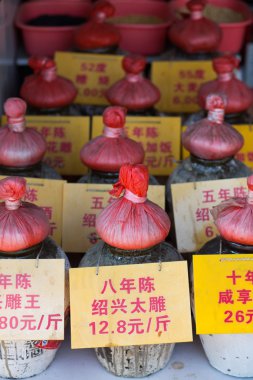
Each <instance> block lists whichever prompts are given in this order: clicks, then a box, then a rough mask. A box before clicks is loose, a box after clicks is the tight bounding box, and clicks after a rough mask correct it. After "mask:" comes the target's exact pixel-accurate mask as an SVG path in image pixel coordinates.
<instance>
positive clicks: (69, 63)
mask: <svg viewBox="0 0 253 380" xmlns="http://www.w3.org/2000/svg"><path fill="white" fill-rule="evenodd" d="M55 60H56V64H57V72H58V74H59V75H62V76H64V77H65V78H68V79H70V80H71V81H72V82H73V83H74V85H75V87H76V88H77V89H78V95H77V97H76V99H75V103H79V104H95V105H107V104H108V102H107V100H106V99H105V96H104V93H105V91H106V90H107V89H108V88H109V87H110V86H111V85H112V84H114V83H115V82H116V81H118V80H119V79H121V78H122V77H123V76H124V75H125V74H124V70H123V69H122V67H121V61H122V57H121V56H114V55H105V54H103V55H101V54H84V53H66V52H57V53H56V54H55Z"/></svg>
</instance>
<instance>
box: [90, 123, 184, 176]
mask: <svg viewBox="0 0 253 380" xmlns="http://www.w3.org/2000/svg"><path fill="white" fill-rule="evenodd" d="M125 130H126V133H127V136H128V137H129V138H131V139H133V140H135V141H137V142H140V143H141V144H142V146H143V148H144V150H145V160H144V164H145V165H147V167H148V169H149V173H150V174H153V175H169V174H171V173H172V172H173V170H174V169H175V167H176V166H177V161H178V160H179V159H180V133H181V118H180V117H157V116H156V117H146V116H128V117H127V118H126V126H125ZM102 131H103V120H102V117H101V116H94V117H93V118H92V137H93V138H94V137H97V136H99V135H101V134H102Z"/></svg>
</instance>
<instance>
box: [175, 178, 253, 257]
mask: <svg viewBox="0 0 253 380" xmlns="http://www.w3.org/2000/svg"><path fill="white" fill-rule="evenodd" d="M171 190H172V201H173V212H174V220H175V227H176V238H177V248H178V250H179V251H180V252H193V251H197V250H198V249H200V248H201V247H202V246H203V245H204V244H205V243H206V242H207V241H208V240H210V239H212V238H214V237H215V236H216V235H217V234H218V232H217V229H216V227H215V224H214V221H213V217H212V215H211V213H210V210H211V209H212V208H213V206H216V205H218V204H219V203H221V202H222V201H224V200H227V199H229V198H232V197H243V196H246V195H247V193H248V190H247V179H246V178H234V179H222V180H217V181H202V182H188V183H179V184H173V185H172V186H171Z"/></svg>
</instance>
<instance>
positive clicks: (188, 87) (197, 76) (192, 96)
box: [151, 61, 216, 113]
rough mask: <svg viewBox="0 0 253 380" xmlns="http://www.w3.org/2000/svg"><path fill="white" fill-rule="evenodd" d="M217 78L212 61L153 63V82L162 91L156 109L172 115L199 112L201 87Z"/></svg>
mask: <svg viewBox="0 0 253 380" xmlns="http://www.w3.org/2000/svg"><path fill="white" fill-rule="evenodd" d="M215 78H216V74H215V73H214V71H213V68H212V62H211V61H169V62H168V61H166V62H152V66H151V80H152V82H153V83H154V84H155V85H156V86H157V87H158V88H159V89H160V91H161V99H160V101H159V102H158V103H157V104H156V108H157V109H158V110H159V111H163V112H172V113H181V112H186V113H191V112H195V111H197V110H198V109H199V106H198V104H197V93H198V90H199V87H200V85H201V84H202V83H205V82H208V81H210V80H212V79H215Z"/></svg>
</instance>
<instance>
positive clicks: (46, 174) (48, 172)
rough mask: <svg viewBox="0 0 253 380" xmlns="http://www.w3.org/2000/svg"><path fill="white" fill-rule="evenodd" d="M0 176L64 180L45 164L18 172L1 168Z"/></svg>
mask: <svg viewBox="0 0 253 380" xmlns="http://www.w3.org/2000/svg"><path fill="white" fill-rule="evenodd" d="M0 175H2V176H18V177H28V178H44V179H62V177H61V176H60V174H59V173H57V172H56V171H55V170H54V169H53V168H51V166H49V165H47V164H46V163H45V162H40V163H38V164H37V165H34V166H32V167H30V168H23V169H18V170H17V169H16V168H11V169H10V168H7V167H0Z"/></svg>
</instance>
